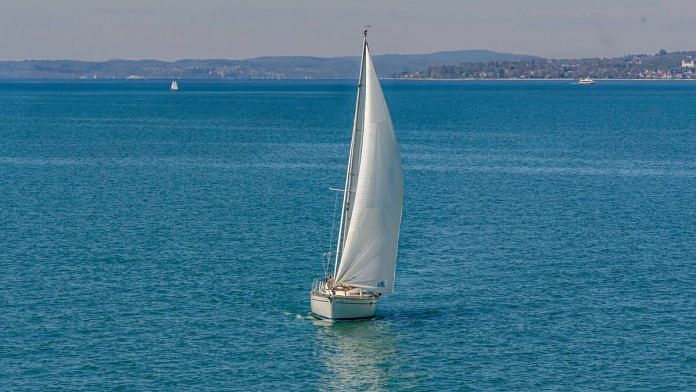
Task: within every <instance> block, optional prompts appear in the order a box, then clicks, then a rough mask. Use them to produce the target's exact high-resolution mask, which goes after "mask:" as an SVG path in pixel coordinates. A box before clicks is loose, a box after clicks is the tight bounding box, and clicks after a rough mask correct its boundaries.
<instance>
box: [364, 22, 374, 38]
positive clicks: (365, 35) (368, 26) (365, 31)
mask: <svg viewBox="0 0 696 392" xmlns="http://www.w3.org/2000/svg"><path fill="white" fill-rule="evenodd" d="M363 27H364V28H365V30H363V37H365V39H367V30H369V29H370V27H372V25H363Z"/></svg>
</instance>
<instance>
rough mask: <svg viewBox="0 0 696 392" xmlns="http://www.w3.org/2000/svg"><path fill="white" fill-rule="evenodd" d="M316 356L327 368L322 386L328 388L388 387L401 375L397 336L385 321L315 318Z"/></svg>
mask: <svg viewBox="0 0 696 392" xmlns="http://www.w3.org/2000/svg"><path fill="white" fill-rule="evenodd" d="M314 324H315V325H316V326H317V329H316V348H315V350H314V351H315V359H316V360H317V361H319V362H320V363H321V365H322V366H323V367H325V369H326V371H325V372H324V376H323V377H322V385H321V387H320V388H319V389H327V390H341V389H349V390H361V391H365V390H369V391H381V390H388V389H389V385H390V384H391V383H390V378H391V377H392V376H396V375H397V374H399V368H400V367H401V366H400V360H399V355H398V351H397V348H396V347H397V345H396V335H394V334H393V332H392V331H391V328H390V326H389V325H388V324H387V323H386V322H384V321H381V320H371V321H362V322H342V323H333V324H332V323H329V322H326V321H319V320H317V321H314Z"/></svg>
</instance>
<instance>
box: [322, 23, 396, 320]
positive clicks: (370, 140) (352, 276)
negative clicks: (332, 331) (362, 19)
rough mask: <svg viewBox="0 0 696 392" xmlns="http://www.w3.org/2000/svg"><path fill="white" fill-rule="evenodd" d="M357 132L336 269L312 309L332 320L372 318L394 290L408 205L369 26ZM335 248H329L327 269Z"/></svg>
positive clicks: (363, 53)
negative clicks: (403, 214)
mask: <svg viewBox="0 0 696 392" xmlns="http://www.w3.org/2000/svg"><path fill="white" fill-rule="evenodd" d="M364 35H365V40H364V41H363V51H362V62H361V66H360V79H359V81H358V94H357V102H356V105H355V118H354V120H353V136H352V140H351V144H350V153H349V156H348V168H347V170H346V171H347V172H346V180H345V181H346V182H345V188H344V189H340V190H338V191H339V192H343V204H342V206H341V219H340V225H339V228H338V240H337V244H336V252H335V258H334V260H333V264H334V265H333V274H332V275H328V272H325V276H324V278H323V279H322V280H317V281H315V282H314V285H313V286H312V290H311V295H310V297H311V301H310V302H311V309H312V314H314V315H315V316H316V317H319V318H322V319H327V320H356V319H365V318H372V317H374V316H375V312H376V310H377V300H378V299H379V298H380V296H381V295H382V294H390V293H392V292H393V290H394V276H395V272H396V253H397V247H398V243H399V227H400V225H401V209H402V206H403V195H404V190H403V173H402V167H401V157H400V155H399V147H398V145H397V143H396V135H395V133H394V127H393V125H392V121H391V116H390V115H389V109H388V108H387V104H386V102H385V100H384V95H383V93H382V87H381V86H380V83H379V77H378V76H377V73H376V72H375V68H374V66H373V64H372V57H371V56H370V50H369V48H368V46H367V30H366V31H365V32H364ZM333 254H334V252H329V253H327V269H328V264H330V263H331V261H332V260H331V259H332V258H333V256H332V255H333Z"/></svg>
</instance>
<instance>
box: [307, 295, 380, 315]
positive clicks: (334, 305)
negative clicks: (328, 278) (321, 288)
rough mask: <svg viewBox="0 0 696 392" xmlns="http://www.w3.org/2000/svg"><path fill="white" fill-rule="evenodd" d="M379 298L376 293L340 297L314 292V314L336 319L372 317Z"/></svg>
mask: <svg viewBox="0 0 696 392" xmlns="http://www.w3.org/2000/svg"><path fill="white" fill-rule="evenodd" d="M378 299H379V297H378V296H376V295H371V296H362V297H359V296H346V297H339V296H331V295H330V294H326V293H320V292H312V294H311V309H312V315H314V316H315V317H318V318H321V319H325V320H334V321H347V320H364V319H371V318H374V317H375V313H376V312H377V300H378Z"/></svg>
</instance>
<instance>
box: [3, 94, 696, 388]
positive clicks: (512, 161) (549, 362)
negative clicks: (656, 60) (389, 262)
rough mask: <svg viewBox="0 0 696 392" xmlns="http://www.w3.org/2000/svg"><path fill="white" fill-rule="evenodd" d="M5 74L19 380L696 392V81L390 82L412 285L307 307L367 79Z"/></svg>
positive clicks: (48, 384) (404, 253) (405, 260)
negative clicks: (363, 307)
mask: <svg viewBox="0 0 696 392" xmlns="http://www.w3.org/2000/svg"><path fill="white" fill-rule="evenodd" d="M168 87H169V81H137V82H99V81H97V82H92V81H90V82H30V81H22V82H0V389H1V390H46V389H55V390H63V389H64V390H104V389H108V390H114V389H115V390H264V391H267V390H341V389H346V390H351V389H352V388H355V389H357V390H534V391H536V390H542V389H551V390H554V389H555V390H641V389H642V390H646V389H650V390H670V391H672V390H689V389H692V388H693V387H694V385H696V208H695V207H696V84H694V83H688V82H604V81H602V82H600V83H598V84H597V85H595V86H578V85H573V84H570V83H569V82H494V81H490V82H473V81H455V82H446V81H442V82H436V81H430V82H425V81H423V82H417V81H385V82H384V89H385V95H386V97H387V100H388V102H389V105H390V107H391V111H392V117H393V120H394V124H395V127H396V129H397V134H398V138H399V141H400V146H401V150H402V155H403V163H404V170H405V171H404V172H405V207H404V213H403V223H402V230H401V241H400V249H399V259H398V263H397V283H396V293H395V294H394V295H391V296H386V297H383V298H382V299H381V300H380V305H379V309H378V314H379V317H378V318H377V319H376V320H372V321H366V322H353V323H337V324H333V325H331V324H327V323H325V322H319V321H314V320H312V319H311V318H309V317H308V311H309V288H310V285H311V282H312V279H313V278H315V277H318V276H320V275H321V272H322V263H321V254H322V252H324V251H326V250H327V248H328V247H329V238H330V227H331V223H332V216H333V211H334V200H335V199H334V197H335V195H334V194H333V193H331V192H329V191H328V187H340V186H341V185H342V182H343V175H344V170H345V169H344V167H345V163H346V160H347V151H348V142H349V139H350V127H351V124H352V111H353V108H354V106H353V105H354V102H353V100H354V94H355V87H354V82H352V81H323V82H300V81H292V82H270V81H264V82H224V83H222V82H214V83H213V82H193V81H182V82H181V83H180V87H181V91H180V92H178V93H170V92H169V91H168Z"/></svg>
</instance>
